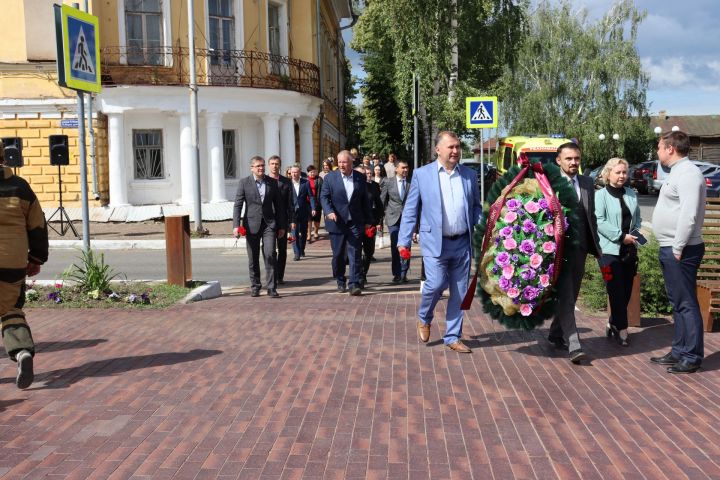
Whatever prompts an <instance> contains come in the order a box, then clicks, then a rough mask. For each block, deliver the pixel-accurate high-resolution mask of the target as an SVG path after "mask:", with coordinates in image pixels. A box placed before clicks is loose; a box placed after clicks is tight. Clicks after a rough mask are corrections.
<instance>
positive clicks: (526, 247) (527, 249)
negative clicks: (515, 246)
mask: <svg viewBox="0 0 720 480" xmlns="http://www.w3.org/2000/svg"><path fill="white" fill-rule="evenodd" d="M520 251H521V252H522V253H524V254H526V255H530V254H532V253H535V242H533V241H532V240H523V241H522V243H521V244H520Z"/></svg>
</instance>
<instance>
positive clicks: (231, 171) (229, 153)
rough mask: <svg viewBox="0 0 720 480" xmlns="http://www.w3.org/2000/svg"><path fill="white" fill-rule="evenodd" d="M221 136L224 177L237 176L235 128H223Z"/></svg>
mask: <svg viewBox="0 0 720 480" xmlns="http://www.w3.org/2000/svg"><path fill="white" fill-rule="evenodd" d="M222 137H223V164H224V165H225V178H237V166H236V165H237V163H236V162H235V130H223V131H222Z"/></svg>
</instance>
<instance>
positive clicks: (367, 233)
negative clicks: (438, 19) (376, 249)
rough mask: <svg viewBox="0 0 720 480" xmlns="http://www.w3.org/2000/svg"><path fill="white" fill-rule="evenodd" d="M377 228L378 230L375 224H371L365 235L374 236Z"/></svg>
mask: <svg viewBox="0 0 720 480" xmlns="http://www.w3.org/2000/svg"><path fill="white" fill-rule="evenodd" d="M376 230H377V228H376V227H375V226H374V225H373V226H370V227H367V228H366V229H365V236H366V237H367V238H373V237H375V231H376Z"/></svg>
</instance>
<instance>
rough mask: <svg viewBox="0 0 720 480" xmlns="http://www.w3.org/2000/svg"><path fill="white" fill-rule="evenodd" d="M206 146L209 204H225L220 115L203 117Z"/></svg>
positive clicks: (211, 114)
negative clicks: (205, 130)
mask: <svg viewBox="0 0 720 480" xmlns="http://www.w3.org/2000/svg"><path fill="white" fill-rule="evenodd" d="M205 121H206V125H205V128H206V129H207V144H208V178H209V179H210V202H212V203H217V202H225V201H227V199H226V198H225V162H224V161H223V137H222V115H221V114H220V113H209V114H207V115H206V116H205Z"/></svg>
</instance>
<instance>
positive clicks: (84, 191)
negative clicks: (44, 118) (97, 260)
mask: <svg viewBox="0 0 720 480" xmlns="http://www.w3.org/2000/svg"><path fill="white" fill-rule="evenodd" d="M77 103H78V113H77V116H78V145H79V146H80V158H79V159H78V161H79V162H80V201H81V202H82V232H83V234H82V239H83V250H85V251H86V252H89V251H90V209H89V208H88V188H87V158H86V155H87V152H86V151H85V99H84V98H83V92H78V94H77Z"/></svg>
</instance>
